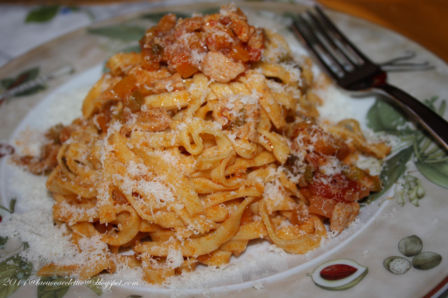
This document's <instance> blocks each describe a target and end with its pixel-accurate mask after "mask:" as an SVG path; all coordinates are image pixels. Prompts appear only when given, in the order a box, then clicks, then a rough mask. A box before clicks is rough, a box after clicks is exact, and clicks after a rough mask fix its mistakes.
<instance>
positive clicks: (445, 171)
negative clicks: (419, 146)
mask: <svg viewBox="0 0 448 298" xmlns="http://www.w3.org/2000/svg"><path fill="white" fill-rule="evenodd" d="M415 165H416V166H417V169H418V170H419V171H420V173H422V174H423V176H425V177H426V178H427V179H428V180H429V181H431V182H432V183H434V184H437V185H439V186H441V187H444V188H448V162H440V163H425V162H420V161H417V162H416V163H415Z"/></svg>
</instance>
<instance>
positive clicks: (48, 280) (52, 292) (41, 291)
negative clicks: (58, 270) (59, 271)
mask: <svg viewBox="0 0 448 298" xmlns="http://www.w3.org/2000/svg"><path fill="white" fill-rule="evenodd" d="M69 281H70V279H67V278H65V277H61V276H56V277H44V278H42V279H41V280H40V284H39V286H37V297H38V298H62V297H64V295H65V294H66V293H67V291H68V289H69V288H70V285H69Z"/></svg>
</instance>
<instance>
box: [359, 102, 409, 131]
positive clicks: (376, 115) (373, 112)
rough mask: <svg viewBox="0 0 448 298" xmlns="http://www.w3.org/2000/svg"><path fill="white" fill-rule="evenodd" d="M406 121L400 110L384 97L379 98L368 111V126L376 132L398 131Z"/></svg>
mask: <svg viewBox="0 0 448 298" xmlns="http://www.w3.org/2000/svg"><path fill="white" fill-rule="evenodd" d="M406 122H407V121H406V118H405V117H404V116H403V114H402V113H401V112H400V111H398V110H397V109H396V108H394V107H393V106H392V105H390V104H388V103H386V102H385V101H384V100H382V99H377V100H376V101H375V103H374V104H373V105H372V107H371V108H370V109H369V111H368V112H367V126H368V127H369V128H371V129H372V130H373V131H375V132H380V131H385V132H389V133H390V132H397V131H399V130H400V129H399V128H400V126H403V125H404V124H405V123H406Z"/></svg>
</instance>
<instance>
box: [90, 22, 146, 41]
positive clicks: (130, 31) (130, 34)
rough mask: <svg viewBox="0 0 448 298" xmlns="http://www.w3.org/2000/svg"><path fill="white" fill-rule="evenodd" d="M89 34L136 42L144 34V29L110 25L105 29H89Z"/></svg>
mask: <svg viewBox="0 0 448 298" xmlns="http://www.w3.org/2000/svg"><path fill="white" fill-rule="evenodd" d="M88 32H89V33H91V34H96V35H101V36H104V37H108V38H111V39H118V40H122V41H127V42H129V41H137V40H139V39H140V38H142V36H143V35H144V34H145V28H142V27H139V26H131V25H112V26H107V27H99V28H89V29H88Z"/></svg>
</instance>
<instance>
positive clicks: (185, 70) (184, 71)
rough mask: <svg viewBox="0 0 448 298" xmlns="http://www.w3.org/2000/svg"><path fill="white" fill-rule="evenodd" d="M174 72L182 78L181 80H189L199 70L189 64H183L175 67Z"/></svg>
mask: <svg viewBox="0 0 448 298" xmlns="http://www.w3.org/2000/svg"><path fill="white" fill-rule="evenodd" d="M176 71H177V72H178V73H179V74H180V75H181V76H182V78H189V77H191V76H192V75H193V74H195V73H196V72H198V71H199V70H198V69H197V68H196V67H195V66H193V65H191V64H190V63H187V62H184V63H181V64H179V65H178V66H177V67H176Z"/></svg>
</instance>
